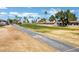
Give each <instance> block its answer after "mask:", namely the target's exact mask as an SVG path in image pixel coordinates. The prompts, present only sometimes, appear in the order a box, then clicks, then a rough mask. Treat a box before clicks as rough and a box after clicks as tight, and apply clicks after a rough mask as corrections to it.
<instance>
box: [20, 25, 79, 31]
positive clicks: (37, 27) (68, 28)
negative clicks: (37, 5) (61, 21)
mask: <svg viewBox="0 0 79 59" xmlns="http://www.w3.org/2000/svg"><path fill="white" fill-rule="evenodd" d="M20 26H23V27H25V28H29V29H33V30H38V31H39V30H44V31H46V30H79V27H77V28H71V27H60V26H59V27H57V26H56V27H55V26H52V27H48V26H40V25H37V24H21V25H20Z"/></svg>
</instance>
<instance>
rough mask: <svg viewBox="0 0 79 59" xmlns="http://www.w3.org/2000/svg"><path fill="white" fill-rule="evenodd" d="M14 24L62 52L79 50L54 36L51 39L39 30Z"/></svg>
mask: <svg viewBox="0 0 79 59" xmlns="http://www.w3.org/2000/svg"><path fill="white" fill-rule="evenodd" d="M13 26H14V27H15V28H16V29H18V30H21V31H23V32H25V33H28V34H29V35H30V36H32V37H33V38H35V39H38V40H39V41H42V42H45V43H47V44H48V45H50V46H52V47H55V48H57V49H58V51H61V52H79V47H73V46H71V45H70V44H65V43H63V42H60V41H57V40H55V39H53V38H52V39H51V38H49V37H46V36H44V35H41V34H39V33H37V32H32V31H31V30H28V29H26V28H24V27H21V26H18V25H15V24H14V25H13Z"/></svg>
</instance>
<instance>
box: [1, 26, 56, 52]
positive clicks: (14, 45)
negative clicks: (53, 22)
mask: <svg viewBox="0 0 79 59" xmlns="http://www.w3.org/2000/svg"><path fill="white" fill-rule="evenodd" d="M0 51H16V52H17V51H38V52H39V51H43V52H44V51H56V49H55V48H52V47H50V46H48V45H47V44H46V43H43V42H40V41H38V40H36V39H33V38H32V37H31V36H29V35H28V34H25V33H23V32H21V31H19V30H16V29H15V28H13V27H12V26H11V25H10V26H5V27H4V28H1V29H0Z"/></svg>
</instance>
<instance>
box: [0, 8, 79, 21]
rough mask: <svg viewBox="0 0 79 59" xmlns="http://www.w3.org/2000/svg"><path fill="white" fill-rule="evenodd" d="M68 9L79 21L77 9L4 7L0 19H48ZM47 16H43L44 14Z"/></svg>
mask: <svg viewBox="0 0 79 59" xmlns="http://www.w3.org/2000/svg"><path fill="white" fill-rule="evenodd" d="M67 9H70V10H71V12H72V13H74V14H76V16H77V18H78V19H79V7H5V8H0V19H7V18H15V15H18V16H19V17H24V16H27V17H28V19H29V20H32V19H36V18H38V17H40V18H43V17H45V18H49V16H50V15H55V13H57V12H58V11H60V10H67ZM45 11H47V12H48V14H47V15H45V14H44V12H45Z"/></svg>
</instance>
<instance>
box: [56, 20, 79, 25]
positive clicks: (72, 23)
mask: <svg viewBox="0 0 79 59" xmlns="http://www.w3.org/2000/svg"><path fill="white" fill-rule="evenodd" d="M57 25H59V26H63V23H62V21H58V22H57ZM64 25H79V22H78V21H69V23H68V24H66V23H64Z"/></svg>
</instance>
